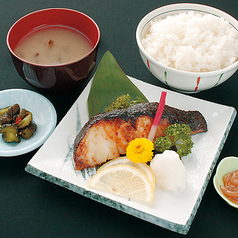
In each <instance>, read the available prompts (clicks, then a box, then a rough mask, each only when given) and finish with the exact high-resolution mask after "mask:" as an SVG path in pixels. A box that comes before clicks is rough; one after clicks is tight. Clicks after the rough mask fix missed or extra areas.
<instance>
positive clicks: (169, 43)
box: [142, 11, 238, 72]
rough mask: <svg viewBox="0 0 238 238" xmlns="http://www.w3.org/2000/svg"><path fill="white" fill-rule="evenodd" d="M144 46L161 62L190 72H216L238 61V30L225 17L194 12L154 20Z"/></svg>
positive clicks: (143, 41) (144, 40) (143, 42)
mask: <svg viewBox="0 0 238 238" xmlns="http://www.w3.org/2000/svg"><path fill="white" fill-rule="evenodd" d="M142 45H143V47H144V49H145V50H146V51H147V52H148V54H149V55H151V56H152V57H153V58H154V59H156V60H157V61H159V62H160V63H162V64H165V65H167V66H169V67H172V68H176V69H179V70H184V71H190V72H207V71H214V70H218V69H222V68H226V67H227V66H229V65H232V64H233V63H235V62H236V61H237V60H238V31H237V30H236V29H235V28H234V27H232V26H231V25H230V24H229V22H227V21H226V20H225V19H223V18H219V17H216V16H214V15H211V14H204V15H201V14H200V13H195V12H193V11H189V12H183V13H180V14H177V15H173V16H167V17H166V18H164V19H158V18H157V19H154V20H152V21H151V22H150V28H149V32H148V34H147V35H146V37H145V38H144V39H143V40H142Z"/></svg>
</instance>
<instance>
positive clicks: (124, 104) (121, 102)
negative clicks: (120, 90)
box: [105, 94, 144, 112]
mask: <svg viewBox="0 0 238 238" xmlns="http://www.w3.org/2000/svg"><path fill="white" fill-rule="evenodd" d="M130 98H131V97H130V95H129V94H126V95H122V96H120V97H118V98H117V99H116V101H114V102H112V104H111V105H110V106H108V107H107V108H106V110H105V112H110V111H112V110H118V109H123V108H128V107H131V106H133V105H136V104H138V103H142V102H144V100H143V99H141V98H140V97H137V99H136V100H133V101H130Z"/></svg>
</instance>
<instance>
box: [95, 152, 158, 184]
mask: <svg viewBox="0 0 238 238" xmlns="http://www.w3.org/2000/svg"><path fill="white" fill-rule="evenodd" d="M118 164H127V165H131V166H132V167H135V168H137V169H139V170H141V171H142V172H143V173H145V174H146V175H147V176H148V178H149V180H150V182H151V183H152V186H155V176H154V173H153V171H152V169H151V168H150V166H148V165H147V164H144V163H134V162H132V161H131V160H129V159H128V158H127V157H126V156H123V157H118V158H116V159H113V160H109V161H108V162H107V163H105V164H104V165H102V166H101V167H100V168H99V169H98V171H99V170H101V169H104V168H107V167H109V166H113V165H118Z"/></svg>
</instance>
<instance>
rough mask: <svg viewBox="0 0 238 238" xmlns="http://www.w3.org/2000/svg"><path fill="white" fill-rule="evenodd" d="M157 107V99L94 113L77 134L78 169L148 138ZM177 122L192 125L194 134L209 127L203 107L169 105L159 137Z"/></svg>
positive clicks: (75, 143)
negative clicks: (186, 107)
mask: <svg viewBox="0 0 238 238" xmlns="http://www.w3.org/2000/svg"><path fill="white" fill-rule="evenodd" d="M157 108H158V103H157V102H151V103H140V104H137V105H134V106H132V107H129V108H126V109H120V110H114V111H111V112H103V113H100V114H97V115H95V116H94V117H92V118H91V119H90V120H89V121H88V122H87V123H86V124H85V125H84V127H83V128H82V130H81V131H80V132H79V134H78V135H77V136H76V138H75V142H74V162H75V169H76V170H81V169H85V168H89V167H93V166H95V165H100V164H101V163H103V162H105V161H107V160H109V159H114V158H117V157H118V156H120V155H122V154H125V153H126V147H127V146H128V144H129V142H130V141H132V140H134V139H135V138H147V137H148V135H149V131H150V128H151V126H152V123H153V120H154V117H155V114H156V111H157ZM175 123H179V124H187V125H189V126H190V128H191V130H192V132H191V135H195V134H198V133H201V132H206V131H207V123H206V120H205V118H204V117H203V115H202V114H201V113H200V112H199V111H184V110H180V109H177V108H173V107H170V106H167V105H165V107H164V111H163V114H162V118H161V121H160V124H159V126H158V128H157V132H156V135H155V137H156V138H158V137H160V136H163V135H164V130H165V129H166V127H167V126H169V125H171V124H175Z"/></svg>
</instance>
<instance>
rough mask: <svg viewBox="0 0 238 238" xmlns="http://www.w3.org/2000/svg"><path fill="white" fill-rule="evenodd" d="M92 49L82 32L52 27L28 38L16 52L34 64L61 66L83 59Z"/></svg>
mask: <svg viewBox="0 0 238 238" xmlns="http://www.w3.org/2000/svg"><path fill="white" fill-rule="evenodd" d="M92 48H93V46H92V44H91V43H90V42H89V40H88V39H87V38H86V37H85V36H84V35H82V34H81V33H80V32H78V31H76V30H72V29H70V28H67V27H62V26H54V27H53V26H52V27H45V28H43V29H40V30H37V31H35V32H33V33H31V34H29V35H28V36H26V37H25V38H24V39H23V40H22V41H21V42H20V43H19V44H18V45H17V47H16V48H15V50H14V52H15V54H16V55H18V56H19V57H20V58H22V59H24V60H25V61H28V62H30V63H33V64H38V65H60V64H65V63H70V62H73V61H76V60H79V59H82V58H83V57H85V56H86V55H87V54H88V53H89V52H90V51H91V50H92Z"/></svg>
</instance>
